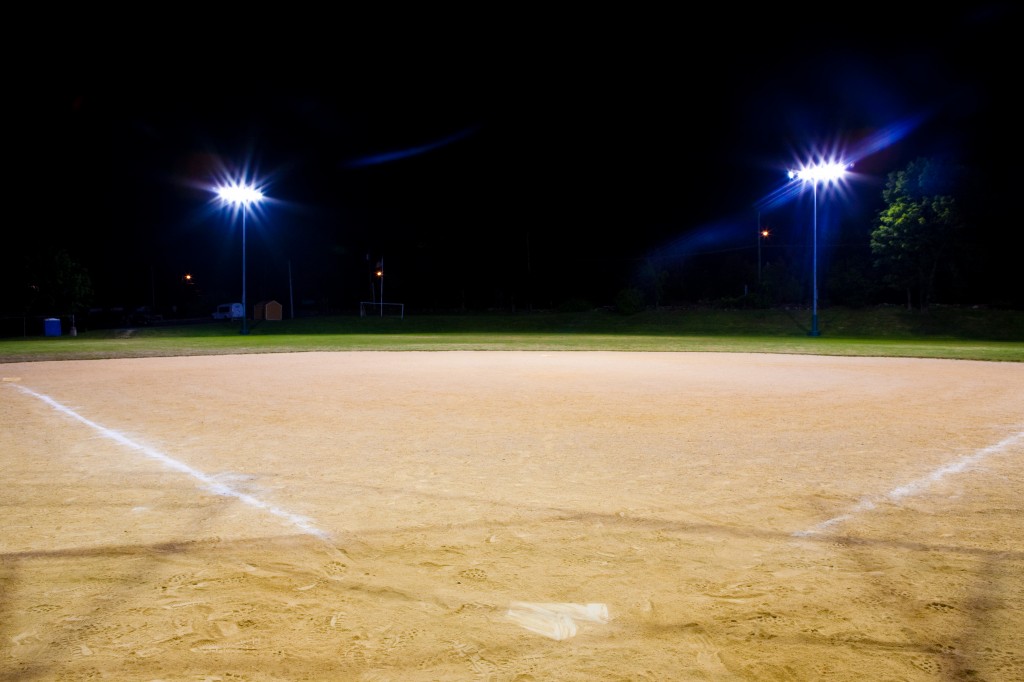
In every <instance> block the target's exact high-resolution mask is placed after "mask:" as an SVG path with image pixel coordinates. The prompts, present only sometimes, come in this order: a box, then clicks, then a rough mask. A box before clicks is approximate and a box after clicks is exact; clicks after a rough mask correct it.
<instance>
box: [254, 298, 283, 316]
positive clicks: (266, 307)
mask: <svg viewBox="0 0 1024 682" xmlns="http://www.w3.org/2000/svg"><path fill="white" fill-rule="evenodd" d="M253 319H256V320H280V319H281V304H280V303H278V302H277V301H273V300H271V301H260V302H259V303H257V304H256V309H255V310H254V311H253Z"/></svg>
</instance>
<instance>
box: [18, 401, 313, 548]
mask: <svg viewBox="0 0 1024 682" xmlns="http://www.w3.org/2000/svg"><path fill="white" fill-rule="evenodd" d="M8 385H10V386H14V387H15V388H17V389H18V390H20V391H22V392H23V393H27V394H29V395H31V396H34V397H36V398H39V399H40V400H42V401H43V402H44V403H46V404H47V405H50V406H51V407H53V408H54V409H55V410H57V411H59V412H63V413H64V414H66V415H68V416H69V417H72V418H73V419H77V420H78V421H80V422H82V423H83V424H85V425H86V426H88V427H90V428H92V429H95V430H96V431H98V432H99V433H100V434H101V435H102V436H104V437H105V438H109V439H110V440H112V441H115V442H117V443H120V444H121V445H124V446H125V447H128V448H131V449H133V450H138V451H139V452H141V453H142V454H144V455H145V456H146V457H149V458H150V459H155V460H157V461H158V462H161V463H163V464H165V465H167V466H168V467H169V468H171V469H174V470H175V471H180V472H181V473H183V474H188V475H189V476H191V477H193V478H195V479H196V480H198V481H200V482H201V483H203V484H204V485H205V486H206V488H207V489H208V490H209V491H210V492H212V493H214V494H216V495H224V496H226V497H234V498H236V499H238V500H240V501H242V502H244V503H246V504H248V505H249V506H251V507H255V508H257V509H262V510H264V511H266V512H268V513H270V514H273V515H274V516H278V517H280V518H282V519H285V520H286V521H288V522H289V523H291V524H292V525H294V526H295V527H297V528H299V529H301V530H302V531H303V532H305V533H309V534H310V535H315V536H317V537H319V538H326V537H327V533H325V532H324V531H322V530H320V529H319V528H316V527H315V526H313V525H312V524H311V523H309V520H308V519H306V518H304V517H302V516H298V515H297V514H292V513H290V512H287V511H285V510H283V509H279V508H277V507H274V506H272V505H269V504H267V503H266V502H264V501H263V500H260V499H258V498H255V497H253V496H252V495H247V494H245V493H242V492H239V491H237V490H234V489H232V488H230V487H229V486H226V485H224V484H223V483H220V482H218V481H217V480H216V479H214V478H213V477H212V476H210V475H208V474H204V473H203V472H202V471H197V470H196V469H193V468H192V467H190V466H189V465H187V464H185V463H184V462H179V461H178V460H176V459H173V458H171V457H168V456H167V455H165V454H164V453H162V452H158V451H156V450H154V449H153V448H151V447H147V446H145V445H142V444H140V443H136V442H135V441H133V440H131V439H130V438H128V437H127V436H125V435H124V434H122V433H118V432H117V431H114V430H113V429H108V428H106V427H105V426H101V425H100V424H97V423H96V422H94V421H92V420H89V419H86V418H85V417H83V416H82V415H80V414H78V413H77V412H75V411H74V410H72V409H70V408H68V407H65V406H64V405H61V404H60V403H58V402H57V401H56V400H54V399H53V398H51V397H49V396H47V395H43V394H42V393H36V392H35V391H33V390H32V389H30V388H26V387H25V386H22V385H20V384H14V383H11V384H8Z"/></svg>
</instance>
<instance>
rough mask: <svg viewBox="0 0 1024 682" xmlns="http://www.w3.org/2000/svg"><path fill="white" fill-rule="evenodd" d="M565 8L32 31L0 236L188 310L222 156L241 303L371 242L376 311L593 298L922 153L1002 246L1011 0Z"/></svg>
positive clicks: (226, 286) (1013, 78) (234, 293)
mask: <svg viewBox="0 0 1024 682" xmlns="http://www.w3.org/2000/svg"><path fill="white" fill-rule="evenodd" d="M686 11H689V10H686ZM588 12H591V13H589V14H586V15H579V16H577V15H573V14H571V13H569V12H568V11H565V12H563V13H562V14H561V15H560V16H537V17H527V16H522V15H520V16H510V17H506V18H505V19H503V20H499V19H497V18H488V19H486V20H483V19H481V18H480V17H477V16H472V15H470V16H465V15H463V16H460V17H455V16H451V17H437V16H430V17H406V19H405V21H403V24H402V25H403V29H402V30H396V29H395V27H394V26H389V25H387V24H385V23H376V24H371V25H365V26H356V25H349V26H347V27H346V28H345V30H343V31H341V30H340V31H338V32H337V33H331V32H330V31H329V30H325V29H324V28H323V27H319V29H318V27H317V23H318V20H317V18H316V17H309V18H307V19H306V20H305V21H299V20H296V19H294V18H293V19H291V20H290V21H287V22H284V23H285V25H283V26H282V27H281V31H282V33H285V34H287V39H286V40H285V39H282V40H281V41H272V40H269V39H268V37H267V33H266V32H264V33H263V34H260V35H247V34H246V32H245V31H244V30H239V31H233V30H229V27H227V26H223V25H222V26H221V27H220V29H219V30H216V29H207V30H206V31H203V32H202V33H195V34H189V35H181V36H180V37H181V39H180V41H179V40H172V41H166V39H165V40H160V41H156V42H155V43H154V44H150V42H149V41H148V39H147V37H146V36H144V35H136V36H135V37H134V38H133V39H132V40H131V41H130V42H126V43H125V44H124V45H121V44H120V43H116V44H114V43H110V42H103V41H101V40H99V39H92V38H91V37H90V36H89V35H88V34H86V35H84V36H83V35H79V36H77V37H76V38H75V40H73V41H63V42H60V41H55V46H54V50H53V52H54V54H55V55H57V56H58V57H59V60H58V61H59V62H60V63H61V64H62V68H61V70H60V71H59V73H57V72H54V73H53V74H51V77H50V78H49V80H47V76H45V75H44V76H42V77H40V78H42V79H43V81H45V82H40V80H36V79H33V78H28V79H27V80H26V81H25V86H24V92H22V91H21V90H19V89H15V90H14V95H15V96H14V97H13V98H12V99H11V100H10V101H11V102H12V107H13V109H14V114H15V119H16V120H17V121H18V123H17V124H11V126H12V127H11V129H10V130H11V134H12V136H13V141H12V147H13V148H14V149H15V150H16V153H19V154H20V153H21V151H24V155H23V156H20V157H19V159H20V161H18V163H17V170H18V174H19V185H17V186H21V185H20V183H21V182H24V183H25V184H24V193H23V196H24V198H26V199H28V200H29V201H28V202H27V204H26V205H27V206H29V207H31V209H32V210H30V211H26V212H25V214H26V217H23V218H19V219H18V222H19V223H20V227H16V228H15V229H14V230H12V233H13V232H18V233H20V234H23V235H25V236H24V238H18V239H16V240H15V243H14V244H13V245H12V249H15V250H35V249H39V250H43V249H46V248H52V247H54V246H58V245H59V246H60V247H63V248H67V249H68V250H69V251H70V252H71V253H72V254H73V255H75V257H76V258H77V259H78V260H79V261H81V262H82V263H83V265H85V267H86V268H87V269H88V271H89V273H90V275H91V276H92V278H93V281H94V285H95V288H96V294H97V301H96V305H107V306H109V305H124V306H135V305H145V304H153V303H155V304H156V305H157V307H158V308H161V307H165V306H167V305H169V304H171V303H177V302H178V301H179V299H180V297H181V296H182V295H183V294H182V293H181V290H180V287H181V284H182V280H181V277H182V276H183V275H184V274H186V273H188V274H191V275H192V276H193V278H194V279H193V280H192V281H193V282H195V284H193V285H191V286H193V287H195V290H197V291H201V292H202V301H203V305H207V304H210V307H211V309H212V305H215V304H216V303H219V302H223V301H222V300H220V299H223V300H224V301H228V300H239V296H240V291H239V290H240V289H241V282H240V279H241V257H242V250H241V241H240V231H241V230H240V222H241V221H240V216H239V215H238V214H231V213H230V212H228V211H226V210H225V209H224V208H223V205H222V204H221V203H219V202H218V201H217V200H216V197H215V195H214V194H213V192H212V191H211V187H212V185H213V184H214V183H215V182H216V181H217V180H219V179H225V180H226V179H229V178H233V177H238V176H239V174H240V173H247V174H248V177H249V178H250V179H252V180H254V181H255V182H257V183H258V184H259V185H260V186H261V187H262V188H263V191H264V192H265V194H266V198H267V201H265V202H263V203H262V204H261V205H260V206H258V207H255V208H253V209H251V210H250V211H249V213H248V216H247V221H246V225H247V229H246V235H247V249H246V262H247V269H248V277H247V282H248V297H249V300H250V301H255V300H260V299H263V298H276V299H277V300H279V301H282V302H287V300H288V298H289V296H290V295H292V296H294V297H295V299H296V304H297V305H298V304H299V303H300V301H306V302H307V303H309V304H312V302H313V301H315V302H316V304H317V305H322V304H324V302H326V303H327V304H328V305H329V306H331V307H332V308H335V307H336V308H337V309H341V310H346V311H351V310H354V309H355V308H354V306H355V305H356V303H357V302H358V301H360V300H367V299H369V297H370V296H371V295H376V294H375V292H374V291H373V290H372V289H371V286H372V284H371V278H370V277H369V274H368V273H369V269H370V268H371V266H372V265H375V264H376V262H377V261H378V260H380V259H381V258H383V259H384V262H385V268H386V274H387V277H386V279H385V287H387V288H388V289H386V290H385V299H386V300H398V301H406V302H407V303H410V304H413V305H419V306H420V307H422V308H423V309H428V308H434V307H436V308H448V307H457V306H459V305H463V304H466V303H467V302H470V303H472V304H474V305H478V306H480V307H488V306H492V305H493V306H499V305H501V306H508V305H516V304H518V305H520V306H523V305H526V304H531V305H532V304H537V305H546V304H556V303H557V301H558V300H560V299H562V298H565V297H568V296H573V295H576V296H580V297H587V298H590V299H593V300H595V301H597V302H598V303H606V302H607V301H608V299H609V297H610V296H611V295H612V294H613V293H614V291H615V290H616V289H617V288H619V287H621V286H623V285H624V283H625V282H628V281H629V278H630V273H631V272H632V271H634V270H635V269H636V268H638V267H640V265H641V264H643V263H644V262H647V261H648V259H650V258H652V257H657V258H669V259H672V258H674V259H685V258H686V257H688V254H691V253H695V252H707V251H723V252H724V251H730V250H732V251H737V252H740V253H746V254H748V256H749V257H755V251H754V248H753V246H754V245H755V244H756V239H755V237H754V235H755V233H756V229H757V226H758V224H759V223H758V220H759V218H760V221H761V223H766V224H769V225H771V227H772V229H773V231H774V236H773V239H775V240H777V241H776V243H778V244H781V243H783V242H791V243H792V242H798V241H800V240H806V237H807V231H808V229H809V220H810V212H809V211H810V208H809V206H808V204H807V202H806V199H804V200H801V201H798V200H797V199H796V198H791V199H790V200H788V201H779V202H774V203H773V202H771V201H769V200H768V197H770V196H772V195H773V192H775V191H776V190H778V189H779V188H780V187H781V186H782V185H784V184H785V183H786V182H787V179H786V176H785V173H786V170H787V169H789V168H793V167H795V166H796V165H798V164H799V163H801V162H805V161H809V160H812V158H813V157H814V155H815V154H816V153H824V154H829V153H834V152H835V153H840V154H843V155H844V158H845V159H847V160H852V161H855V165H854V168H853V170H854V172H855V175H854V176H853V177H852V178H851V180H850V182H849V183H848V185H847V186H846V188H845V190H844V191H843V192H842V195H841V196H836V197H834V198H833V199H832V200H830V204H829V205H830V206H833V205H835V208H837V209H840V211H841V217H839V218H837V220H839V221H841V222H842V223H844V224H852V225H866V224H868V223H869V222H870V221H871V220H872V217H873V215H874V214H875V212H877V210H878V209H879V208H880V207H881V203H880V202H881V189H882V187H883V185H884V182H885V179H886V175H887V174H888V173H890V172H892V171H895V170H900V169H902V167H903V166H905V164H906V163H907V162H908V161H910V160H912V159H913V158H915V157H918V156H922V155H931V154H942V155H947V156H949V157H950V158H954V159H956V160H957V161H958V162H960V163H963V164H966V165H968V166H969V167H971V168H972V169H975V170H976V172H977V174H978V177H979V178H981V181H980V183H979V184H981V185H983V186H984V187H985V188H986V191H988V192H990V193H991V194H990V196H991V197H992V200H991V201H989V202H987V203H988V204H989V208H988V209H986V210H987V211H989V213H988V215H987V217H988V220H987V221H986V226H985V228H984V229H985V230H987V231H988V232H987V233H986V235H987V236H986V237H985V239H989V240H992V241H995V240H997V239H998V240H1002V243H1001V245H1000V248H996V249H994V254H995V255H994V257H997V258H998V257H1000V254H1005V253H1006V252H1007V251H1008V250H1012V249H1014V248H1017V247H1018V246H1020V245H1021V244H1022V240H1021V237H1020V236H1019V233H1020V232H1021V231H1020V230H1016V229H1013V230H1011V229H1010V228H1009V226H1011V225H1013V224H1014V222H1013V219H1012V218H1013V215H1014V214H1016V213H1019V208H1017V207H1016V206H1014V205H1013V201H1012V199H1013V197H1014V196H1015V194H1014V193H1015V189H1014V188H1015V186H1016V184H1017V183H1016V182H1015V180H1016V177H1008V175H1010V176H1013V175H1015V176H1019V173H1010V174H1007V173H1006V170H1005V169H1006V168H1007V166H1008V164H1009V163H1010V162H1012V158H1013V154H1012V152H1013V150H1015V149H1017V148H1019V146H1020V144H1019V141H1018V138H1019V135H1020V123H1019V121H1020V116H1019V107H1018V105H1017V104H1016V99H1017V98H1018V94H1017V92H1016V90H1018V89H1019V80H1020V79H1019V75H1018V73H1017V68H1016V67H1015V66H1011V64H1014V63H1015V61H1014V59H1016V48H1015V44H1016V42H1015V41H1017V40H1019V37H1018V33H1019V29H1020V21H1019V12H1018V11H1017V10H1016V9H1015V6H1014V5H1012V4H1011V3H1001V2H988V3H955V4H953V5H948V4H947V5H944V6H943V8H942V9H940V8H939V7H938V6H935V7H934V8H929V9H928V10H927V11H925V10H921V9H919V10H914V11H911V10H901V11H899V12H898V13H897V14H895V15H894V14H893V11H892V10H891V8H888V7H887V6H886V5H876V6H873V7H865V6H863V5H860V6H858V5H842V6H835V7H834V8H832V9H829V10H828V11H825V10H824V9H823V8H819V9H814V10H809V9H807V8H803V9H799V10H798V9H793V8H790V9H788V10H786V9H782V10H779V9H778V8H776V9H773V10H767V9H760V10H740V9H738V7H737V8H735V9H729V8H723V9H720V10H719V9H705V10H703V13H702V14H701V15H700V16H696V15H695V16H679V15H678V14H679V13H678V12H675V13H670V12H665V13H650V14H645V13H644V12H642V11H633V12H631V13H630V14H628V15H625V16H623V15H617V14H615V13H612V12H609V13H607V14H603V15H598V14H594V13H592V12H593V11H592V10H588ZM420 19H422V20H424V21H426V20H427V19H430V20H431V22H432V23H431V24H430V25H431V26H434V25H444V26H445V30H444V31H435V30H430V29H428V27H427V25H426V24H425V25H424V26H419V25H418V22H419V20H420ZM456 19H458V20H456ZM324 21H326V19H324ZM421 29H422V30H421ZM325 36H330V37H331V40H327V39H326V38H325ZM171 45H173V49H171V47H170V46H171ZM1017 61H1019V60H1017ZM19 82H20V81H19ZM14 87H15V88H20V87H21V86H20V85H18V86H14ZM51 192H52V194H50V193H51ZM9 208H10V205H9ZM12 220H13V218H9V219H8V224H9V225H11V224H12V223H11V221H12ZM865 229H867V228H865ZM1000 230H1002V232H1000ZM823 238H824V239H827V238H828V235H823ZM744 257H747V256H744ZM1000 267H1001V265H1000ZM527 283H529V284H527ZM527 299H529V300H527Z"/></svg>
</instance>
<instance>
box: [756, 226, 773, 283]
mask: <svg viewBox="0 0 1024 682" xmlns="http://www.w3.org/2000/svg"><path fill="white" fill-rule="evenodd" d="M769 234H771V233H770V232H769V231H768V228H767V227H761V212H760V211H758V212H757V283H758V284H761V242H762V241H763V240H765V239H768V235H769Z"/></svg>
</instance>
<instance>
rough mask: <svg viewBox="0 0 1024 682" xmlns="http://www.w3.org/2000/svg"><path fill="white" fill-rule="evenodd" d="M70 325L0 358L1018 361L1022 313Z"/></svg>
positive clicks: (716, 313) (11, 345)
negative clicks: (774, 356)
mask: <svg viewBox="0 0 1024 682" xmlns="http://www.w3.org/2000/svg"><path fill="white" fill-rule="evenodd" d="M240 329H241V324H240V323H239V322H237V321H236V322H230V323H229V322H212V321H211V322H205V321H204V322H200V323H192V324H186V323H182V324H163V325H159V326H150V327H139V328H130V329H128V328H126V329H100V330H80V331H79V333H78V335H77V336H74V337H72V336H60V337H28V338H13V339H0V362H28V361H42V360H80V359H97V358H118V357H156V356H179V355H214V354H229V353H288V352H307V351H403V350H406V351H408V350H419V351H449V350H528V351H571V350H590V351H670V352H722V353H741V352H742V353H797V354H810V355H847V356H891V357H918V358H947V359H961V360H988V361H1004V362H1024V311H1008V310H987V309H976V308H959V307H957V308H953V307H934V308H932V309H931V310H929V311H926V312H920V311H908V310H905V309H903V308H899V307H880V308H871V309H858V310H851V309H834V308H830V309H826V310H822V311H820V314H819V329H820V331H821V335H820V336H816V337H811V336H809V335H808V331H809V329H810V313H809V312H808V311H806V310H783V309H772V310H713V309H685V310H659V311H647V312H642V313H638V314H636V315H619V314H617V313H614V312H608V311H589V312H582V313H552V312H536V313H534V312H529V313H518V314H464V315H408V316H407V317H405V319H398V318H391V317H385V318H378V317H366V318H360V317H358V316H354V315H344V316H320V317H307V318H297V319H284V320H281V321H261V322H250V324H249V333H248V334H246V335H242V334H240V333H239V332H240Z"/></svg>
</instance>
